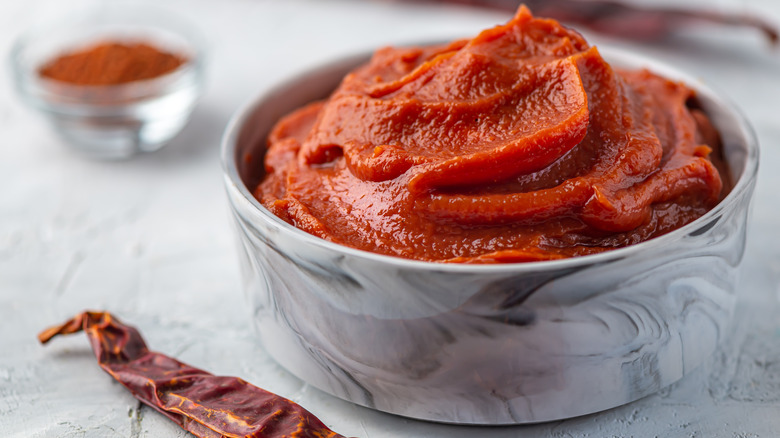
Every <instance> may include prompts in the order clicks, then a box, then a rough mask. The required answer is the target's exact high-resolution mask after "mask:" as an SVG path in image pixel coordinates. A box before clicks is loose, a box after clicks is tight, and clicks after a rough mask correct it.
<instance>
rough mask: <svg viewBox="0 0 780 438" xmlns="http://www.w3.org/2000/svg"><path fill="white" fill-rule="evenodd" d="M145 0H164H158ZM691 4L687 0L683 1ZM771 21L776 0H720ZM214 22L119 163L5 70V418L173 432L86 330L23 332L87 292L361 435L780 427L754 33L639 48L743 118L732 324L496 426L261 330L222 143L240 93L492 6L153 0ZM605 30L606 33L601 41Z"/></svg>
mask: <svg viewBox="0 0 780 438" xmlns="http://www.w3.org/2000/svg"><path fill="white" fill-rule="evenodd" d="M95 3H97V2H96V1H80V0H79V1H75V2H71V1H69V2H61V1H57V0H30V1H25V2H18V1H14V0H1V1H0V53H2V55H3V56H6V54H7V52H8V48H9V47H10V44H11V42H12V40H13V38H15V37H16V36H17V35H18V34H19V33H20V32H22V31H23V30H24V29H25V28H26V27H28V26H29V25H31V24H32V22H33V20H34V19H35V17H36V16H37V15H38V14H40V13H42V12H45V13H46V14H60V13H65V12H67V11H70V10H72V9H73V8H77V7H90V6H93V5H94V4H95ZM156 3H157V4H159V3H160V2H156ZM695 3H697V4H702V2H695ZM717 4H718V5H719V6H722V7H729V6H732V7H739V8H742V7H752V8H754V9H757V10H759V11H762V14H763V15H765V16H767V17H769V18H770V19H774V20H776V21H780V3H777V2H776V1H774V0H763V1H758V0H745V1H739V2H737V1H731V2H726V1H720V2H717ZM163 6H166V7H168V8H170V9H173V10H176V11H178V12H180V13H181V14H183V15H186V16H188V17H189V18H190V19H191V20H192V21H195V22H196V23H197V25H198V26H200V27H201V28H202V29H203V30H204V32H205V33H206V34H207V35H208V36H209V39H210V42H211V47H210V59H209V70H208V73H209V77H208V84H207V89H206V94H205V96H204V97H203V99H202V100H201V102H200V104H199V106H198V108H197V109H196V111H195V114H194V118H193V120H192V123H191V124H190V125H189V126H188V127H187V128H185V130H184V132H183V133H182V134H181V135H180V136H179V137H178V138H177V139H176V140H175V141H174V142H173V143H172V144H170V145H169V146H167V148H166V149H164V150H162V151H160V152H159V153H157V154H154V155H148V156H144V157H140V158H139V159H135V160H132V161H128V162H120V163H104V162H90V161H86V160H84V159H82V158H80V157H78V156H76V155H74V154H73V153H71V152H70V151H69V150H67V149H66V148H65V147H64V145H62V144H61V142H60V140H59V139H58V138H56V137H55V136H54V134H53V133H52V132H51V131H49V130H48V129H47V127H46V125H45V124H44V122H43V120H42V119H41V118H40V117H38V115H37V114H35V113H34V112H32V111H31V110H30V109H28V108H26V107H24V106H23V105H22V104H21V102H20V101H19V99H18V98H17V97H16V96H15V95H14V93H13V91H12V89H11V85H10V78H9V74H8V71H7V69H3V70H0V436H4V437H6V436H7V437H103V436H124V437H168V436H170V437H176V436H186V434H185V433H183V432H181V431H179V430H178V429H177V427H175V426H173V425H172V424H170V423H169V422H168V421H167V420H165V419H164V418H163V417H162V416H160V415H158V414H157V413H155V412H153V411H152V410H151V409H148V408H139V405H138V403H137V402H136V401H135V400H134V399H133V398H132V397H131V396H130V395H129V394H128V393H127V392H126V391H124V390H123V389H122V388H121V387H120V386H119V385H118V384H116V383H114V382H113V381H112V380H111V379H110V377H108V376H107V375H106V374H105V373H103V372H102V371H101V370H100V369H99V368H98V367H97V365H96V364H95V361H94V357H93V356H92V354H91V352H90V351H89V347H88V345H87V342H86V340H85V339H84V338H83V336H73V337H71V338H63V339H58V340H55V341H54V342H53V343H52V344H51V345H49V346H47V347H41V346H40V345H38V344H37V341H36V340H35V335H36V334H37V333H38V332H39V331H40V330H41V329H42V328H44V327H46V326H48V325H51V324H54V323H59V322H61V321H62V320H64V319H66V318H68V317H70V316H72V315H73V314H75V313H77V312H79V311H81V310H83V309H85V308H96V309H107V310H110V311H113V312H116V313H117V314H118V315H120V316H121V317H123V319H124V320H126V321H127V322H129V323H132V324H133V325H136V326H137V327H138V328H139V329H140V330H141V331H142V332H143V333H144V335H145V336H146V339H147V342H148V343H149V344H150V346H151V347H152V348H153V349H156V350H158V351H162V352H165V353H168V354H171V355H174V356H177V357H178V358H180V359H181V360H183V361H186V362H189V363H191V364H193V365H195V366H199V367H202V368H205V369H208V370H210V371H212V372H215V373H217V374H229V375H237V376H240V377H242V378H245V379H247V380H249V381H251V382H253V383H255V384H257V385H259V386H262V387H265V388H267V389H269V390H272V391H275V392H277V393H279V394H282V395H284V396H286V397H289V398H292V399H293V400H295V401H297V402H300V403H301V404H303V405H304V406H305V407H306V408H308V409H309V410H311V411H312V412H313V413H315V414H317V415H319V416H320V417H321V418H322V419H323V420H324V421H325V423H326V424H328V425H330V426H331V427H332V428H334V429H335V430H337V431H339V432H340V433H342V434H345V435H350V436H360V437H364V438H365V437H388V438H389V437H405V436H414V437H466V436H469V437H470V436H475V435H476V436H485V437H510V436H540V437H613V436H614V437H653V436H659V437H667V436H671V437H676V436H680V437H721V436H722V437H745V438H747V437H775V436H778V435H780V415H778V412H780V289H779V288H778V287H777V285H778V284H780V281H779V280H780V249H779V248H780V245H778V244H779V243H780V227H779V226H778V224H780V205H778V203H777V201H776V199H777V194H776V187H778V186H780V174H778V172H777V171H776V170H775V168H776V166H777V164H780V149H778V147H777V143H778V140H777V139H778V138H780V121H779V120H778V119H777V117H778V115H777V110H776V107H777V102H778V101H780V53H778V52H771V51H769V50H767V49H766V47H765V44H763V41H761V40H759V39H758V38H757V37H756V35H754V34H753V33H751V32H743V31H730V30H725V31H720V30H719V31H718V32H710V33H708V32H707V31H706V30H705V31H698V32H691V33H690V34H689V35H686V36H685V37H682V38H678V39H675V40H674V41H670V42H667V43H666V44H653V45H649V46H643V47H639V48H638V50H642V51H643V52H644V53H646V54H648V55H650V56H654V57H657V58H659V59H662V60H665V61H667V62H670V63H672V64H675V65H678V66H679V67H680V68H681V69H683V70H687V71H690V72H692V73H694V74H696V75H698V76H700V77H702V78H703V79H704V80H705V81H706V82H707V83H709V84H711V85H712V86H713V87H715V88H717V89H720V90H723V91H725V94H727V95H728V96H729V97H730V98H731V99H732V100H734V101H735V102H736V103H737V105H738V106H740V107H741V108H742V109H743V111H744V112H745V113H746V115H747V117H748V118H749V119H750V121H751V122H752V123H753V124H754V126H755V128H756V130H757V132H758V137H759V141H760V142H761V144H762V147H763V150H762V164H761V166H762V168H761V170H760V172H759V181H758V186H757V190H756V198H755V203H754V205H755V206H754V215H753V219H752V222H751V226H752V229H751V234H750V236H749V241H748V249H747V255H746V269H745V272H744V276H743V281H742V287H741V294H742V295H741V298H740V303H739V307H738V310H737V323H736V324H735V327H734V331H733V333H732V334H731V335H730V336H729V337H728V339H727V342H726V343H725V344H724V345H723V346H722V348H721V349H720V350H719V352H718V353H717V354H716V356H715V357H714V358H713V359H712V361H710V362H709V363H707V364H705V366H703V367H702V368H700V369H699V370H697V371H695V372H694V373H692V374H691V375H689V376H688V377H686V378H684V379H683V380H682V381H680V382H679V383H677V384H675V385H673V386H672V387H670V388H667V389H665V390H663V391H661V392H660V393H659V394H656V395H653V396H650V397H647V398H645V399H643V400H640V401H638V402H635V403H633V404H630V405H627V406H624V407H621V408H617V409H614V410H611V411H608V412H605V413H601V414H596V415H591V416H586V417H582V418H577V419H573V420H567V421H562V422H555V423H547V424H541V425H536V426H525V427H511V428H506V427H502V428H492V429H483V428H473V427H466V428H463V427H456V426H443V425H437V424H431V423H424V422H418V421H413V420H406V419H402V418H398V417H393V416H390V415H386V414H381V413H377V412H372V411H369V410H367V409H364V408H360V407H356V406H352V405H350V404H348V403H346V402H343V401H341V400H338V399H335V398H333V397H330V396H328V395H325V394H324V393H322V392H320V391H318V390H315V389H313V388H310V387H308V386H306V385H303V384H302V383H301V382H300V381H299V380H297V379H296V378H294V377H291V376H290V375H289V374H287V373H286V372H285V371H284V370H282V369H281V368H279V367H278V366H276V365H275V364H274V363H273V362H272V361H271V360H270V359H269V357H268V356H267V354H266V353H265V352H264V351H263V350H262V349H261V348H260V347H259V346H258V344H257V342H256V340H255V338H254V336H253V334H252V332H251V329H250V323H249V315H248V314H247V310H246V306H245V305H244V300H243V297H242V295H241V290H240V280H239V274H238V267H237V260H236V259H237V257H236V252H237V250H236V248H235V242H234V237H233V232H232V230H231V228H230V224H229V221H228V209H227V205H226V201H225V199H224V194H223V188H222V181H221V173H220V169H219V164H218V142H219V137H220V135H221V132H222V129H223V127H224V124H225V123H226V121H227V119H228V117H229V116H230V115H231V114H232V113H233V112H234V111H235V110H236V109H237V108H238V106H239V105H241V104H242V103H244V102H245V101H247V100H248V99H250V98H251V97H252V96H253V95H254V94H256V93H257V92H259V91H260V90H262V89H263V87H264V86H267V85H268V84H270V83H272V82H273V81H275V80H277V79H279V78H281V77H284V76H287V75H289V74H290V73H291V72H294V71H296V70H299V69H301V68H304V67H306V66H310V65H314V64H317V63H319V62H321V61H324V60H327V59H330V58H333V57H335V56H338V55H342V54H345V53H351V52H354V51H358V50H363V49H368V48H372V47H376V46H378V45H382V44H386V43H390V42H403V41H419V40H426V39H428V40H431V39H441V38H443V37H449V36H453V35H469V34H473V33H474V32H476V31H477V30H479V29H481V28H484V27H487V26H490V25H492V24H494V23H497V22H500V21H503V20H504V19H505V16H502V15H500V14H494V13H480V12H474V11H471V10H464V9H457V8H444V9H441V10H438V9H436V10H434V9H433V8H413V7H399V6H397V5H388V4H369V3H366V2H358V1H356V0H353V1H340V2H324V1H314V0H310V1H300V0H295V1H291V0H287V1H284V2H279V1H270V0H269V1H258V0H256V1H246V0H230V1H220V2H215V1H213V0H190V1H184V0H181V1H178V0H177V1H173V0H172V1H168V2H163ZM610 43H611V44H615V43H617V44H618V45H620V44H621V43H620V42H615V41H610Z"/></svg>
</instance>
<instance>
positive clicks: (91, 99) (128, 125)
mask: <svg viewBox="0 0 780 438" xmlns="http://www.w3.org/2000/svg"><path fill="white" fill-rule="evenodd" d="M107 41H111V42H115V41H124V42H130V43H134V42H144V43H149V44H152V45H154V46H155V47H158V48H160V49H162V50H166V51H169V52H172V53H175V54H177V55H180V56H184V57H185V58H186V61H185V62H184V64H182V65H181V66H180V67H179V68H177V69H176V70H174V71H172V72H170V73H166V74H164V75H162V76H158V77H155V78H152V79H146V80H139V81H133V82H128V83H123V84H118V85H108V86H106V85H74V84H70V83H66V82H61V81H56V80H52V79H48V78H44V77H42V76H41V75H40V74H39V73H38V69H39V68H40V67H41V66H42V65H43V64H44V63H46V62H48V61H50V60H52V59H54V58H56V57H57V56H58V55H60V54H62V53H63V52H69V51H73V50H78V49H81V48H84V47H88V46H91V45H94V44H99V43H101V42H107ZM203 57H204V50H203V44H202V40H201V38H200V36H199V34H198V33H197V32H196V31H195V29H193V28H192V27H191V26H190V25H188V24H187V23H185V22H182V21H181V20H179V19H178V18H175V17H171V16H168V15H166V14H164V13H161V12H160V11H157V10H149V9H139V8H128V7H109V8H103V9H99V10H96V11H94V12H92V13H90V14H88V15H82V16H79V17H69V18H67V19H64V20H60V21H57V22H54V23H51V22H49V23H41V24H40V25H39V26H37V27H35V28H33V29H32V30H31V31H29V32H28V33H26V34H25V35H23V36H21V37H20V38H19V40H18V41H17V42H16V44H15V45H14V47H13V48H12V50H11V54H10V63H11V69H12V70H13V76H14V80H15V83H16V88H17V90H18V92H19V94H20V95H21V96H22V97H23V98H24V100H25V101H27V102H28V103H29V104H30V105H31V106H33V107H34V108H37V109H39V110H40V111H42V112H43V113H44V114H45V115H46V116H48V118H49V120H50V121H51V123H52V124H53V125H54V127H55V129H56V130H57V132H58V133H59V134H60V135H61V136H62V138H63V139H64V140H66V141H67V142H68V143H69V144H70V145H71V146H73V147H74V148H75V149H76V150H77V151H79V152H81V153H83V154H84V155H87V156H89V157H93V158H102V159H122V158H127V157H130V156H133V155H136V154H138V153H141V152H151V151H155V150H158V149H160V148H161V147H162V146H164V145H165V144H166V143H168V142H169V141H170V140H171V139H172V138H173V137H174V136H175V135H176V134H177V133H178V132H179V131H180V130H181V129H182V128H183V127H184V125H185V124H186V123H187V121H188V120H189V117H190V115H191V113H192V110H193V109H194V107H195V103H196V101H197V99H198V96H199V95H200V92H201V89H202V84H203Z"/></svg>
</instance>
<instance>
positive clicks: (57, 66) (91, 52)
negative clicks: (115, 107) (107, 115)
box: [38, 41, 187, 85]
mask: <svg viewBox="0 0 780 438" xmlns="http://www.w3.org/2000/svg"><path fill="white" fill-rule="evenodd" d="M186 61H187V58H186V57H184V56H181V55H177V54H173V53H169V52H166V51H163V50H161V49H159V48H157V47H155V46H153V45H150V44H147V43H124V42H116V41H105V42H101V43H98V44H95V45H92V46H88V47H86V48H83V49H80V50H76V51H72V52H68V53H64V54H62V55H60V56H58V57H56V58H54V59H53V60H51V61H50V62H48V63H46V64H45V65H43V66H42V67H41V68H40V69H39V70H38V74H40V75H41V76H43V77H45V78H48V79H53V80H56V81H61V82H68V83H71V84H75V85H117V84H124V83H127V82H133V81H140V80H144V79H151V78H156V77H158V76H162V75H164V74H166V73H169V72H172V71H173V70H176V69H177V68H179V66H181V65H182V64H184V63H185V62H186Z"/></svg>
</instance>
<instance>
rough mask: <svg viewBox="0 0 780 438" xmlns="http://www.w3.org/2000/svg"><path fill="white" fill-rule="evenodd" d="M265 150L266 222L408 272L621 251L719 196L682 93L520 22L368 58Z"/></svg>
mask: <svg viewBox="0 0 780 438" xmlns="http://www.w3.org/2000/svg"><path fill="white" fill-rule="evenodd" d="M268 144H269V149H268V152H267V155H266V157H265V170H266V177H265V179H264V180H263V182H262V183H261V184H260V185H259V186H258V187H257V189H256V191H255V196H256V197H257V198H258V199H259V200H260V201H261V202H262V203H263V204H264V205H265V206H266V207H267V208H269V209H270V210H271V211H272V212H273V213H274V214H276V215H277V216H279V217H281V218H283V219H284V220H286V221H287V222H289V223H291V224H293V225H294V226H296V227H298V228H300V229H302V230H304V231H307V232H309V233H311V234H313V235H316V236H319V237H322V238H324V239H327V240H330V241H333V242H336V243H339V244H343V245H348V246H351V247H355V248H359V249H363V250H367V251H372V252H377V253H382V254H387V255H394V256H400V257H405V258H410V259H417V260H429V261H447V262H476V263H491V262H522V261H533V260H548V259H556V258H563V257H572V256H579V255H585V254H592V253H597V252H601V251H604V250H608V249H612V248H619V247H623V246H627V245H631V244H634V243H638V242H641V241H644V240H647V239H650V238H652V237H655V236H658V235H661V234H664V233H667V232H669V231H671V230H674V229H676V228H679V227H680V226H682V225H684V224H686V223H689V222H691V221H692V220H694V219H696V218H697V217H699V216H701V215H702V214H703V213H705V212H706V211H707V210H709V209H710V208H712V207H713V206H714V205H715V204H717V202H718V201H719V200H720V199H721V198H722V196H723V192H725V190H724V186H727V185H728V184H727V182H728V181H727V178H726V177H725V173H723V175H724V177H721V174H722V173H721V172H719V171H718V168H719V167H722V166H720V164H719V160H718V159H717V158H716V157H714V156H715V155H716V154H713V150H715V151H717V150H718V148H719V139H718V135H717V132H716V130H715V129H714V128H713V127H712V125H711V123H710V122H709V120H708V119H707V117H706V116H705V115H704V114H703V113H702V112H701V111H699V110H698V109H696V107H695V96H694V93H693V91H692V90H691V89H689V88H688V87H686V86H685V85H684V84H682V83H678V82H672V81H669V80H666V79H664V78H662V77H659V76H657V75H655V74H653V73H651V72H649V71H645V70H642V71H620V70H616V69H613V68H612V67H610V65H609V64H607V62H605V61H604V59H603V58H602V57H601V55H600V54H599V52H598V50H597V49H596V48H595V47H591V46H589V45H588V43H587V42H586V41H585V40H584V39H583V38H582V36H581V35H580V34H578V33H577V32H575V31H572V30H570V29H567V28H565V27H563V26H561V25H559V24H558V23H557V22H555V21H553V20H545V19H537V18H534V17H533V16H532V15H531V14H530V12H529V11H528V10H527V9H525V8H521V9H520V10H519V11H518V13H517V15H516V16H515V17H514V18H513V19H512V20H511V21H509V22H508V23H507V24H505V25H502V26H498V27H495V28H492V29H488V30H486V31H483V32H482V33H480V34H479V35H478V36H476V37H475V38H473V39H471V40H461V41H456V42H453V43H450V44H448V45H441V46H433V47H415V48H384V49H381V50H379V51H377V52H376V53H375V54H374V56H373V58H372V59H371V61H370V62H369V63H368V64H366V65H364V66H361V67H359V68H358V69H356V70H355V71H353V72H352V73H350V74H348V75H347V76H346V77H345V78H344V80H343V81H342V83H341V85H340V86H339V87H338V89H336V90H335V91H334V92H333V94H332V95H331V96H330V97H329V98H328V99H327V100H326V101H322V102H316V103H312V104H310V105H308V106H306V107H304V108H301V109H299V110H297V111H295V112H293V113H291V114H289V115H287V116H285V117H284V118H283V119H282V120H280V121H279V122H278V124H277V125H276V127H275V128H274V130H273V132H272V133H271V135H270V136H269V138H268ZM711 156H713V157H711ZM713 162H715V163H713ZM724 182H726V184H724Z"/></svg>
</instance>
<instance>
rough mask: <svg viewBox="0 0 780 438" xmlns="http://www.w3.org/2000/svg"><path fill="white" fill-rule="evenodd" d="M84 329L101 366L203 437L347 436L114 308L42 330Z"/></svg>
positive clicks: (44, 336) (50, 333)
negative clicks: (188, 354)
mask: <svg viewBox="0 0 780 438" xmlns="http://www.w3.org/2000/svg"><path fill="white" fill-rule="evenodd" d="M80 331H84V332H85V333H86V334H87V337H88V338H89V341H90V343H91V344H92V350H93V351H94V353H95V357H97V359H98V363H99V364H100V366H101V367H102V368H103V369H104V370H105V371H106V372H108V373H109V374H110V375H111V376H112V377H114V379H116V380H118V381H119V382H120V383H121V384H122V385H124V386H125V387H126V388H127V389H129V390H130V392H132V393H133V395H134V396H135V397H136V398H138V399H139V400H141V401H142V402H144V403H145V404H147V405H149V406H151V407H152V408H154V409H156V410H157V411H159V412H160V413H162V414H163V415H165V416H166V417H168V418H170V419H171V420H173V421H174V422H176V423H177V424H178V425H179V426H181V427H182V428H183V429H185V430H187V431H189V432H191V433H192V434H194V435H196V436H199V437H208V438H212V437H213V438H216V437H229V438H237V437H255V438H261V437H267V438H271V437H296V438H344V437H343V436H342V435H339V434H337V433H336V432H333V431H332V430H330V429H328V428H327V427H326V426H325V425H324V424H323V423H322V422H321V421H320V420H319V419H317V417H315V416H314V415H312V414H311V413H310V412H309V411H307V410H305V409H304V408H302V407H301V406H299V405H298V404H296V403H293V402H292V401H290V400H287V399H286V398H283V397H280V396H278V395H276V394H273V393H270V392H268V391H265V390H263V389H260V388H258V387H256V386H254V385H252V384H250V383H247V382H245V381H244V380H241V379H239V378H237V377H221V376H215V375H213V374H211V373H208V372H206V371H203V370H200V369H197V368H194V367H191V366H189V365H187V364H184V363H181V362H179V361H177V360H176V359H173V358H170V357H168V356H165V355H163V354H160V353H156V352H154V351H149V349H148V348H147V347H146V343H145V342H144V340H143V338H142V337H141V334H140V333H139V332H138V330H136V329H135V328H133V327H130V326H127V325H124V324H122V323H121V322H119V320H117V319H116V318H115V317H114V316H113V315H111V314H110V313H108V312H84V313H82V314H80V315H77V316H76V317H74V318H73V319H71V320H69V321H67V322H65V323H64V324H62V325H59V326H55V327H51V328H49V329H47V330H44V331H43V332H42V333H41V334H39V335H38V339H39V340H40V341H41V343H44V344H45V343H46V342H48V341H49V340H50V339H51V338H53V337H55V336H57V335H65V334H70V333H76V332H80Z"/></svg>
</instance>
